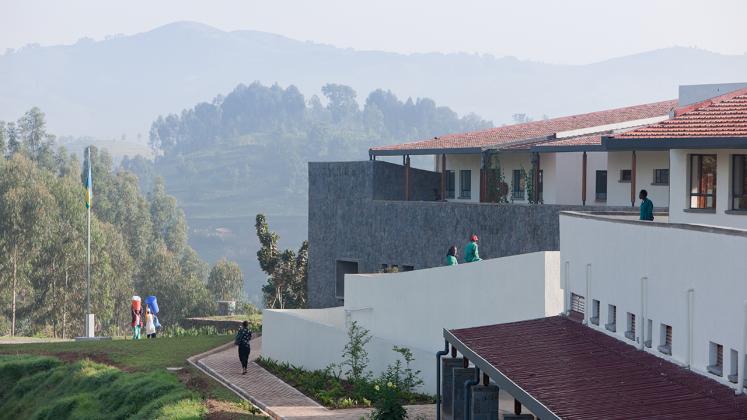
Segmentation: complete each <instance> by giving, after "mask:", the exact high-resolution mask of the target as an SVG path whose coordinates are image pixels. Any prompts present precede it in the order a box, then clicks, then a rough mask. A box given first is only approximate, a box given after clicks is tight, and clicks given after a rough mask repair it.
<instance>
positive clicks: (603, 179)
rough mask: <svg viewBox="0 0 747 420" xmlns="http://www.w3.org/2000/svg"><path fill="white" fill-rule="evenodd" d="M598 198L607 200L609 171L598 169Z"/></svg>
mask: <svg viewBox="0 0 747 420" xmlns="http://www.w3.org/2000/svg"><path fill="white" fill-rule="evenodd" d="M596 178H597V180H596V181H597V184H596V187H595V192H596V200H597V201H607V171H597V176H596Z"/></svg>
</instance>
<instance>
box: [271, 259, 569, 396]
mask: <svg viewBox="0 0 747 420" xmlns="http://www.w3.org/2000/svg"><path fill="white" fill-rule="evenodd" d="M559 257H560V255H559V253H558V252H556V251H555V252H537V253H531V254H523V255H516V256H511V257H504V258H496V259H491V260H483V261H480V262H476V263H470V264H461V265H458V266H451V267H436V268H431V269H425V270H417V271H409V272H402V273H392V274H355V275H347V276H345V306H344V307H337V308H329V309H314V310H308V309H302V310H265V312H264V319H263V327H262V331H263V336H262V347H263V348H262V353H263V355H265V356H267V357H271V358H273V359H276V360H281V361H287V362H290V363H293V364H295V365H299V366H303V367H305V368H307V369H323V368H324V367H326V366H328V365H329V364H331V363H339V362H340V361H341V354H342V349H343V347H344V346H345V343H346V342H347V326H349V325H350V323H351V322H352V321H357V322H358V323H359V324H360V325H361V326H363V327H364V328H366V329H368V330H369V331H370V333H371V335H372V336H373V337H374V338H373V340H372V341H371V342H370V343H369V345H368V347H367V349H368V353H369V358H370V368H371V370H372V371H373V372H374V373H375V374H378V373H380V372H381V371H382V370H383V369H385V368H386V366H387V365H389V364H390V363H392V362H393V361H394V360H396V358H397V357H396V356H397V354H396V353H394V352H393V351H392V347H393V346H394V345H397V346H406V347H408V348H410V349H411V350H412V351H413V353H414V355H415V360H416V363H415V365H414V367H415V368H416V369H419V370H421V371H422V378H423V380H424V382H425V388H424V390H425V391H426V392H429V393H433V391H434V387H435V380H436V378H435V369H434V364H435V353H436V351H438V350H440V349H443V346H444V339H443V329H444V328H447V329H452V328H466V327H474V326H479V325H489V324H496V323H503V322H512V321H520V320H526V319H533V318H540V317H544V316H548V315H557V314H558V313H560V312H561V311H562V307H563V294H562V290H561V289H560V276H559V270H560V266H559V261H560V260H559Z"/></svg>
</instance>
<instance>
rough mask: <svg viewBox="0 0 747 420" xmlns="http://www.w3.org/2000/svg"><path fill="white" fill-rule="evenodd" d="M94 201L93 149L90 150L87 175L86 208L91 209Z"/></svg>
mask: <svg viewBox="0 0 747 420" xmlns="http://www.w3.org/2000/svg"><path fill="white" fill-rule="evenodd" d="M92 201H93V178H91V150H90V149H89V150H88V176H87V177H86V208H87V209H90V208H91V204H92Z"/></svg>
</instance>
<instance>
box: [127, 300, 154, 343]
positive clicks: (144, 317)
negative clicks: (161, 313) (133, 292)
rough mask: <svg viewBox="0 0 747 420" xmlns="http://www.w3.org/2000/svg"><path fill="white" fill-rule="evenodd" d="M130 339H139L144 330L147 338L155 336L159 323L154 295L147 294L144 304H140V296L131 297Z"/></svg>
mask: <svg viewBox="0 0 747 420" xmlns="http://www.w3.org/2000/svg"><path fill="white" fill-rule="evenodd" d="M131 312H132V324H131V325H132V339H133V340H139V339H140V338H141V336H142V333H143V332H145V336H146V337H147V338H156V334H158V329H159V328H161V323H160V322H158V304H157V303H156V298H155V296H149V297H148V300H147V301H146V303H145V305H141V304H140V297H139V296H133V298H132V308H131Z"/></svg>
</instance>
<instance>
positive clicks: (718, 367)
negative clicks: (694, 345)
mask: <svg viewBox="0 0 747 420" xmlns="http://www.w3.org/2000/svg"><path fill="white" fill-rule="evenodd" d="M708 350H709V351H708V372H711V373H712V374H714V375H716V376H723V375H724V346H722V345H721V344H718V343H714V342H713V341H711V342H710V343H709V344H708Z"/></svg>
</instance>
